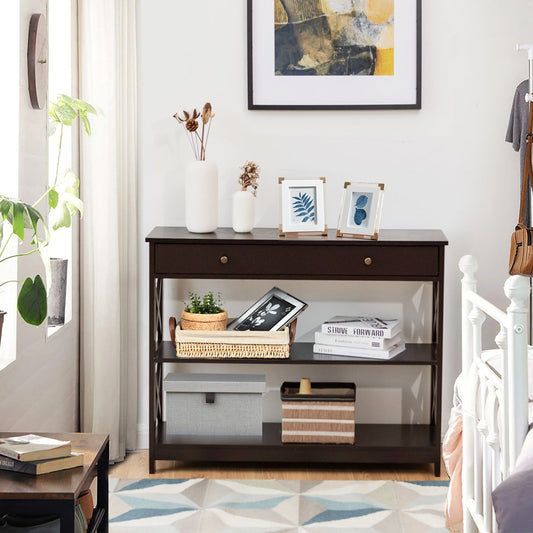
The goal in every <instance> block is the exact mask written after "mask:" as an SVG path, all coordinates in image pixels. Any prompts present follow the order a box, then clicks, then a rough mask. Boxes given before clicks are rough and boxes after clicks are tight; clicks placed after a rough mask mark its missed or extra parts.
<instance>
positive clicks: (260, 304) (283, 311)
mask: <svg viewBox="0 0 533 533" xmlns="http://www.w3.org/2000/svg"><path fill="white" fill-rule="evenodd" d="M306 307H307V304H306V303H305V302H303V301H302V300H300V299H298V298H295V297H294V296H292V295H290V294H288V293H286V292H285V291H282V290H281V289H279V288H278V287H272V289H270V290H269V291H268V292H267V293H266V294H265V295H264V296H262V297H261V298H259V300H257V302H255V303H254V304H253V305H252V306H251V307H249V308H248V309H247V310H246V311H245V312H244V313H243V314H242V315H241V316H240V317H239V318H236V319H235V320H234V321H233V322H232V323H231V324H229V325H228V327H227V329H228V330H234V331H278V330H280V329H281V328H282V327H283V326H286V325H287V324H289V323H290V322H292V321H293V320H294V319H295V318H296V317H297V316H298V315H299V314H300V313H301V312H302V311H303V310H304V309H305V308H306Z"/></svg>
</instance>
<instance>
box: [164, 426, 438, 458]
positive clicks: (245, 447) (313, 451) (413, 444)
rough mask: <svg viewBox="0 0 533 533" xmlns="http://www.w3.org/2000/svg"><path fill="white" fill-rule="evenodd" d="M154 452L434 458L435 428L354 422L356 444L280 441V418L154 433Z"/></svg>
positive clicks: (194, 455) (170, 455)
mask: <svg viewBox="0 0 533 533" xmlns="http://www.w3.org/2000/svg"><path fill="white" fill-rule="evenodd" d="M153 457H154V458H155V459H168V460H177V461H202V462H211V461H214V462H228V461H231V462H268V463H287V462H291V463H292V462H294V463H301V462H307V463H435V465H436V467H437V464H439V465H440V434H439V432H438V431H437V429H436V427H435V426H431V425H428V424H417V425H413V424H356V426H355V444H295V443H290V444H289V443H287V444H284V443H282V442H281V424H279V423H265V424H263V435H262V436H259V437H238V436H231V437H213V436H208V437H198V436H181V435H179V436H178V435H167V434H166V428H165V423H163V424H161V426H160V428H159V431H158V432H157V435H156V443H155V447H154V454H153Z"/></svg>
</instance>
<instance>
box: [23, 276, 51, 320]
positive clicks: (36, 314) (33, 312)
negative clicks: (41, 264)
mask: <svg viewBox="0 0 533 533" xmlns="http://www.w3.org/2000/svg"><path fill="white" fill-rule="evenodd" d="M17 308H18V311H19V313H20V316H21V317H22V318H23V319H24V320H25V321H26V322H27V323H28V324H32V325H33V326H38V325H39V324H42V322H43V321H44V319H45V318H46V316H47V314H48V310H47V299H46V288H45V286H44V283H43V280H42V278H41V276H39V274H37V276H35V279H34V280H32V279H31V278H26V280H25V281H24V283H23V284H22V288H21V289H20V292H19V296H18V300H17Z"/></svg>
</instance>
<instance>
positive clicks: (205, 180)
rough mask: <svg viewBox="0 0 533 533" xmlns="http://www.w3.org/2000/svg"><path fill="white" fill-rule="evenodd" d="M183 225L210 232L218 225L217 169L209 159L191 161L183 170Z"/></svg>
mask: <svg viewBox="0 0 533 533" xmlns="http://www.w3.org/2000/svg"><path fill="white" fill-rule="evenodd" d="M185 226H186V227H187V229H188V230H189V231H190V232H191V233H211V232H212V231H215V230H216V229H217V226H218V171H217V167H216V165H215V164H214V163H212V162H211V161H192V162H191V163H190V164H189V166H188V167H187V170H186V172H185Z"/></svg>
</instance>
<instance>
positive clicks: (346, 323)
mask: <svg viewBox="0 0 533 533" xmlns="http://www.w3.org/2000/svg"><path fill="white" fill-rule="evenodd" d="M404 350H405V341H404V338H403V332H402V324H401V321H400V320H399V319H382V318H377V317H368V316H335V317H333V318H331V319H330V320H328V321H326V322H324V323H323V324H322V326H321V327H320V328H319V329H318V331H316V332H315V344H314V345H313V351H314V352H316V353H324V354H332V355H348V356H351V357H365V358H368V359H391V358H392V357H394V356H396V355H398V354H399V353H401V352H403V351H404Z"/></svg>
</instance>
